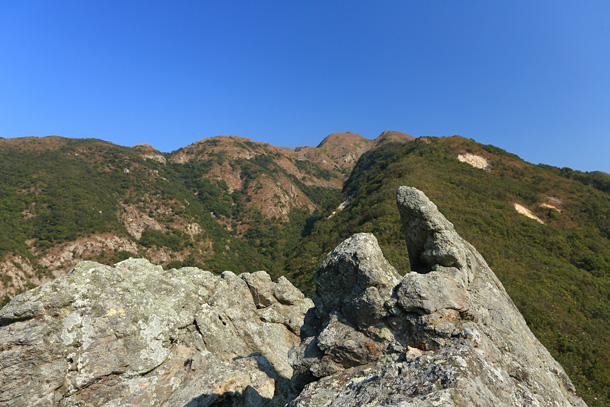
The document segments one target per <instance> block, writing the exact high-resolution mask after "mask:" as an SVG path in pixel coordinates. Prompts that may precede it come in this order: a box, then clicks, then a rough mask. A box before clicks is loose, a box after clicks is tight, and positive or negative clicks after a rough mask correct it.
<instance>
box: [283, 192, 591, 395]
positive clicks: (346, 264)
mask: <svg viewBox="0 0 610 407" xmlns="http://www.w3.org/2000/svg"><path fill="white" fill-rule="evenodd" d="M397 202H398V206H399V210H400V214H401V217H402V221H403V228H404V233H405V239H406V242H407V248H408V251H409V258H410V260H411V263H412V267H413V269H414V270H416V271H413V272H410V273H407V274H406V275H405V276H404V277H403V278H402V280H401V281H400V282H398V281H397V280H398V277H397V274H396V272H395V271H394V269H393V268H392V267H391V266H390V265H389V264H388V263H387V261H386V260H385V259H384V258H383V255H382V253H381V250H380V249H379V247H378V246H377V243H376V240H375V238H374V237H373V236H372V235H366V234H359V235H355V236H353V237H351V238H349V239H347V240H346V241H345V242H343V243H342V244H341V245H339V246H338V247H337V249H335V250H334V251H333V252H332V253H331V254H329V255H328V257H327V258H326V260H325V261H324V262H323V263H322V264H321V266H320V268H319V269H318V271H317V272H316V293H315V295H313V299H314V303H315V305H316V307H315V312H310V313H309V314H308V315H307V318H306V320H305V325H304V327H303V330H302V332H303V336H304V338H303V341H302V342H301V344H300V345H299V346H298V347H296V348H294V349H293V350H292V351H291V354H290V359H291V363H292V364H293V366H294V368H295V373H296V375H297V377H298V379H299V380H300V383H301V385H302V384H304V383H305V382H306V381H311V383H310V384H308V385H307V386H306V387H305V388H304V390H303V391H302V392H301V394H300V395H299V397H297V398H296V399H295V400H293V401H292V402H291V403H290V406H293V407H296V406H342V407H345V406H364V405H367V406H368V405H387V406H390V405H392V406H440V405H442V406H462V405H476V406H490V407H491V406H532V405H536V406H584V405H585V403H584V402H583V401H582V400H581V399H580V398H579V397H578V396H577V395H576V394H575V391H574V387H573V385H572V383H571V382H570V379H569V378H568V377H567V375H566V374H565V372H564V371H563V369H562V368H561V366H560V365H559V364H558V363H557V362H556V361H555V360H554V359H553V358H552V357H551V355H550V354H549V353H548V351H547V350H546V349H545V348H544V347H543V346H542V345H541V344H540V342H539V341H538V340H537V339H536V338H535V337H534V335H533V334H532V333H531V331H530V330H529V328H528V327H527V325H526V323H525V320H524V319H523V317H522V316H521V315H520V313H519V312H518V310H517V308H516V307H515V305H514V304H513V302H512V301H511V300H510V298H509V297H508V295H507V294H506V291H505V290H504V288H503V287H502V284H501V283H500V282H499V280H498V279H497V278H496V276H495V275H494V274H493V272H492V271H491V270H490V269H489V267H488V266H487V264H486V262H485V260H484V259H483V258H482V257H481V255H480V254H479V253H478V252H477V251H476V250H475V249H474V248H473V247H472V246H471V245H470V244H469V243H467V242H466V241H464V240H463V239H462V238H461V237H460V236H459V235H458V234H457V232H456V231H455V229H454V228H453V225H452V224H451V223H450V222H449V221H447V220H446V219H445V217H444V216H443V215H442V214H441V213H440V212H439V211H438V209H437V207H436V205H434V204H433V203H432V202H430V200H429V199H428V198H427V197H426V196H425V195H424V194H423V193H422V192H421V191H418V190H416V189H414V188H407V187H400V188H399V189H398V192H397Z"/></svg>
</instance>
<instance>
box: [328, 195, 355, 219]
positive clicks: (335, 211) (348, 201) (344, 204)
mask: <svg viewBox="0 0 610 407" xmlns="http://www.w3.org/2000/svg"><path fill="white" fill-rule="evenodd" d="M351 202H352V197H351V196H350V197H348V198H347V199H346V200H345V201H343V202H341V205H339V206H337V209H335V210H334V211H333V213H331V214H330V215H328V217H327V218H326V219H330V218H332V217H333V216H335V215H336V214H337V213H338V212H341V211H342V210H343V209H345V208H347V206H348V205H349V204H350V203H351Z"/></svg>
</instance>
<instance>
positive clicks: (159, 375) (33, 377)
mask: <svg viewBox="0 0 610 407" xmlns="http://www.w3.org/2000/svg"><path fill="white" fill-rule="evenodd" d="M253 294H254V296H253ZM312 305H313V304H312V303H311V300H309V299H306V298H305V297H304V296H303V295H302V294H301V293H300V292H299V291H298V290H297V289H296V288H294V287H293V286H292V285H291V284H290V283H289V282H288V281H287V280H286V279H280V280H279V281H278V282H276V283H274V282H272V281H271V279H270V278H269V276H268V275H267V274H266V273H264V272H257V273H254V274H251V275H248V274H244V275H241V276H236V275H235V274H233V273H231V272H224V273H223V274H222V275H220V276H216V275H213V274H212V273H210V272H207V271H202V270H199V269H196V268H182V269H179V270H175V269H172V270H169V271H163V270H162V269H161V267H159V266H154V265H152V264H150V263H149V262H148V261H146V260H136V259H130V260H126V261H124V262H121V263H118V264H117V265H115V267H108V266H103V265H101V264H97V263H93V262H83V263H80V264H79V265H77V266H76V267H75V268H74V269H73V270H72V271H71V272H70V273H69V274H68V275H66V276H64V277H61V278H58V279H56V280H54V281H52V282H50V283H47V284H44V285H43V286H41V287H38V288H36V289H34V290H31V291H29V292H27V293H25V294H23V295H20V296H17V297H16V298H14V299H13V301H11V302H10V303H9V304H8V305H7V306H6V307H5V308H3V309H2V310H1V311H0V405H2V406H7V407H16V406H28V407H30V406H85V405H86V406H108V407H110V406H125V405H129V406H172V407H173V406H189V407H194V406H208V405H212V404H220V405H236V406H262V405H273V406H275V405H277V406H280V405H284V404H285V403H286V402H287V401H288V400H289V399H291V398H293V397H294V394H293V389H292V385H291V383H290V378H291V376H292V368H291V366H290V365H289V363H288V360H287V354H288V350H289V349H290V347H291V346H293V345H296V344H298V343H299V341H300V339H299V337H298V332H299V328H300V326H301V325H302V323H303V318H304V315H305V313H306V312H307V310H308V309H309V308H310V307H311V306H312Z"/></svg>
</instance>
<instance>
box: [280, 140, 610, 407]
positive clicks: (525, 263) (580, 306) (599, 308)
mask: <svg viewBox="0 0 610 407" xmlns="http://www.w3.org/2000/svg"><path fill="white" fill-rule="evenodd" d="M459 152H470V153H473V154H479V155H483V156H485V157H487V158H488V159H489V160H490V162H491V166H492V172H491V173H488V172H486V171H483V170H481V169H476V168H473V167H471V166H469V165H467V164H464V163H461V162H459V161H458V160H457V159H456V156H457V154H458V153H459ZM400 185H409V186H414V187H416V188H419V189H421V190H423V191H424V192H425V193H426V194H427V195H428V197H430V199H431V200H432V201H433V202H435V203H436V204H437V205H438V207H439V209H440V210H441V212H442V213H443V214H444V215H445V216H446V217H447V218H448V219H449V220H450V221H451V222H453V223H454V225H455V227H456V229H457V231H458V232H459V233H460V234H461V235H462V236H463V237H464V238H465V239H466V240H468V241H469V242H471V243H472V244H473V245H474V246H475V247H476V248H477V249H478V250H479V251H480V252H481V253H482V254H483V256H484V257H485V258H486V260H487V261H488V263H489V265H490V266H491V268H492V269H493V270H494V271H495V273H496V274H497V276H498V277H499V278H500V280H501V281H502V283H503V284H504V286H505V287H506V290H507V291H508V293H509V295H510V296H511V298H512V299H513V300H514V302H515V303H516V305H517V306H518V308H519V309H520V311H521V312H522V314H523V315H524V317H525V319H526V321H527V322H528V324H529V326H530V327H531V329H532V331H534V333H535V334H536V336H537V337H538V338H539V339H540V340H541V342H542V343H543V344H544V345H545V346H546V347H547V348H548V349H549V351H550V352H551V353H552V354H553V356H554V357H555V358H556V359H557V360H558V361H559V362H560V363H561V364H562V366H564V368H565V369H566V371H567V373H568V374H569V375H570V377H571V378H572V380H573V381H574V383H575V385H576V386H577V388H578V391H579V393H580V394H581V395H582V396H583V397H584V398H585V400H586V401H587V403H589V405H591V406H606V405H609V404H610V343H609V342H608V338H609V337H610V326H609V325H608V320H609V319H610V302H609V300H610V233H609V230H608V224H609V222H608V220H609V219H610V201H609V200H608V195H607V194H605V193H603V192H600V191H598V190H596V189H594V188H592V187H589V186H586V185H584V184H583V183H582V180H579V181H574V180H568V179H566V178H565V177H559V176H557V174H556V171H555V170H551V169H549V168H547V167H540V166H534V165H531V164H527V163H525V162H523V161H522V160H520V159H519V158H518V157H516V156H514V155H512V154H508V153H506V152H504V151H502V150H500V149H498V148H496V147H492V146H483V145H480V144H477V143H475V142H473V141H470V140H465V139H462V138H459V137H453V138H445V139H432V140H431V142H429V143H428V142H426V141H425V140H417V141H416V142H411V143H405V144H395V145H386V146H384V147H381V148H379V149H377V150H374V151H371V152H369V153H367V154H365V155H364V156H363V157H361V159H360V160H359V162H358V164H357V166H356V168H355V169H354V170H353V172H352V175H351V177H350V179H349V180H348V181H347V183H346V185H345V188H344V191H343V192H344V196H353V198H352V203H351V204H350V206H348V207H347V208H346V209H345V210H344V211H342V212H340V213H338V214H337V215H336V216H335V217H333V218H331V219H329V220H323V221H319V222H317V223H316V224H315V225H314V227H313V230H312V233H311V234H310V236H309V237H307V238H305V239H304V240H303V241H302V242H301V243H300V244H299V246H298V248H297V250H295V252H294V255H293V256H292V257H291V258H290V259H289V262H288V264H287V272H288V274H289V277H290V278H291V280H293V281H296V283H297V284H298V285H299V286H300V288H302V289H304V290H306V291H311V290H312V289H313V284H312V283H313V272H312V270H315V267H316V266H317V264H319V262H320V261H321V260H322V258H323V256H324V255H325V254H326V253H327V252H328V251H329V250H331V249H332V248H333V247H334V246H335V245H336V244H338V243H339V242H341V241H342V240H343V239H345V238H347V237H348V236H350V235H351V234H352V233H356V232H371V233H373V234H375V236H376V237H377V238H378V240H379V243H380V245H381V247H382V250H383V252H384V254H385V255H386V257H387V258H388V260H389V261H390V262H391V263H392V264H393V265H394V266H395V267H396V268H397V269H398V270H399V271H400V272H403V273H404V272H406V271H407V270H409V264H408V256H407V253H406V247H405V245H404V242H403V237H402V233H401V231H400V218H399V214H398V210H397V208H396V203H395V191H396V188H397V187H398V186H400ZM514 203H520V204H522V205H524V206H526V207H528V208H530V209H531V210H532V211H533V212H534V213H535V214H536V215H537V216H538V217H540V218H541V219H542V220H543V221H544V222H545V223H546V224H544V225H543V224H540V223H538V222H536V221H534V220H532V219H529V218H526V217H525V216H522V215H520V214H518V213H517V212H516V211H515V210H514V208H513V206H512V205H513V204H514ZM543 203H551V204H553V205H555V206H556V207H557V208H558V210H561V212H559V211H558V210H556V209H552V208H544V207H541V206H540V204H543Z"/></svg>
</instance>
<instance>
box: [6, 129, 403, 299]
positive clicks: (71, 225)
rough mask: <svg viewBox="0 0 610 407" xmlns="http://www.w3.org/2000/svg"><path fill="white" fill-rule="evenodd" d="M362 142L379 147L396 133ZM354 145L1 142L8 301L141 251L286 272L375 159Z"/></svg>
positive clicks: (234, 140) (166, 259)
mask: <svg viewBox="0 0 610 407" xmlns="http://www.w3.org/2000/svg"><path fill="white" fill-rule="evenodd" d="M384 134H385V133H384ZM351 135H353V137H357V138H359V139H361V140H362V143H361V144H362V145H366V146H368V147H367V148H369V149H370V148H371V147H373V146H377V145H382V144H384V142H385V141H384V140H385V138H386V137H385V136H384V135H382V136H380V137H379V138H378V139H376V140H367V139H365V138H363V137H362V136H358V135H355V134H353V133H351ZM405 136H406V135H405ZM407 139H408V137H407ZM347 141H348V140H345V139H344V138H343V136H342V135H341V134H336V135H331V136H329V137H327V139H325V141H323V142H322V143H321V145H320V146H319V147H307V148H306V151H307V152H308V153H307V154H309V155H311V156H315V157H318V159H309V158H307V154H305V152H304V150H300V151H296V150H297V149H286V148H279V147H275V146H271V145H269V144H266V143H257V142H253V141H252V140H249V139H246V138H242V137H236V136H222V137H213V138H209V139H203V140H200V141H198V142H196V143H194V144H192V145H189V146H187V147H184V148H181V149H179V150H177V151H175V152H173V153H169V154H168V153H161V152H159V151H157V150H155V149H154V148H153V147H151V146H149V145H144V144H142V145H137V146H134V147H132V148H128V147H121V146H117V145H114V144H112V143H108V142H105V141H101V140H93V139H66V138H61V137H55V136H51V137H45V138H35V137H30V138H22V139H6V140H0V209H1V210H0V227H2V230H3V234H2V236H0V274H1V276H2V278H1V279H0V298H4V300H3V302H4V303H5V302H6V301H8V299H9V298H10V297H12V296H14V295H15V294H16V293H18V292H21V291H23V290H24V289H25V288H30V287H33V286H35V285H38V284H40V283H42V282H44V281H48V280H49V279H51V278H54V277H57V276H59V275H61V274H63V273H66V272H67V271H69V270H70V269H71V268H72V267H73V266H74V265H75V264H76V263H77V262H79V261H81V260H95V261H99V262H102V263H114V262H117V261H120V260H122V259H125V258H127V257H130V256H138V257H145V258H148V259H150V260H151V261H153V262H155V263H157V264H162V265H164V266H168V267H179V266H185V265H197V266H199V267H202V268H206V269H209V270H212V271H214V272H222V271H223V270H227V269H231V270H234V271H237V272H243V271H247V270H257V269H265V270H268V271H269V272H271V273H272V274H274V275H276V276H277V275H279V274H281V272H282V270H283V264H284V258H285V257H286V253H289V252H290V251H292V249H293V248H294V246H295V245H296V243H297V242H298V240H299V239H301V238H302V236H303V235H306V234H307V233H308V228H309V227H310V225H311V224H312V222H313V220H315V219H316V218H318V217H320V216H322V215H324V214H326V213H327V212H328V210H329V209H330V208H331V207H333V206H335V205H337V204H338V203H339V202H340V201H339V198H338V197H339V193H340V189H341V188H342V186H343V183H344V182H345V180H346V178H347V174H349V172H350V171H351V168H353V166H354V165H355V162H356V160H357V158H358V157H359V156H360V155H361V154H362V153H363V152H364V150H363V149H361V148H360V147H357V146H352V145H351V144H350V143H347ZM346 156H349V157H351V158H350V160H349V162H347V161H346V160H345V157H346Z"/></svg>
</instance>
